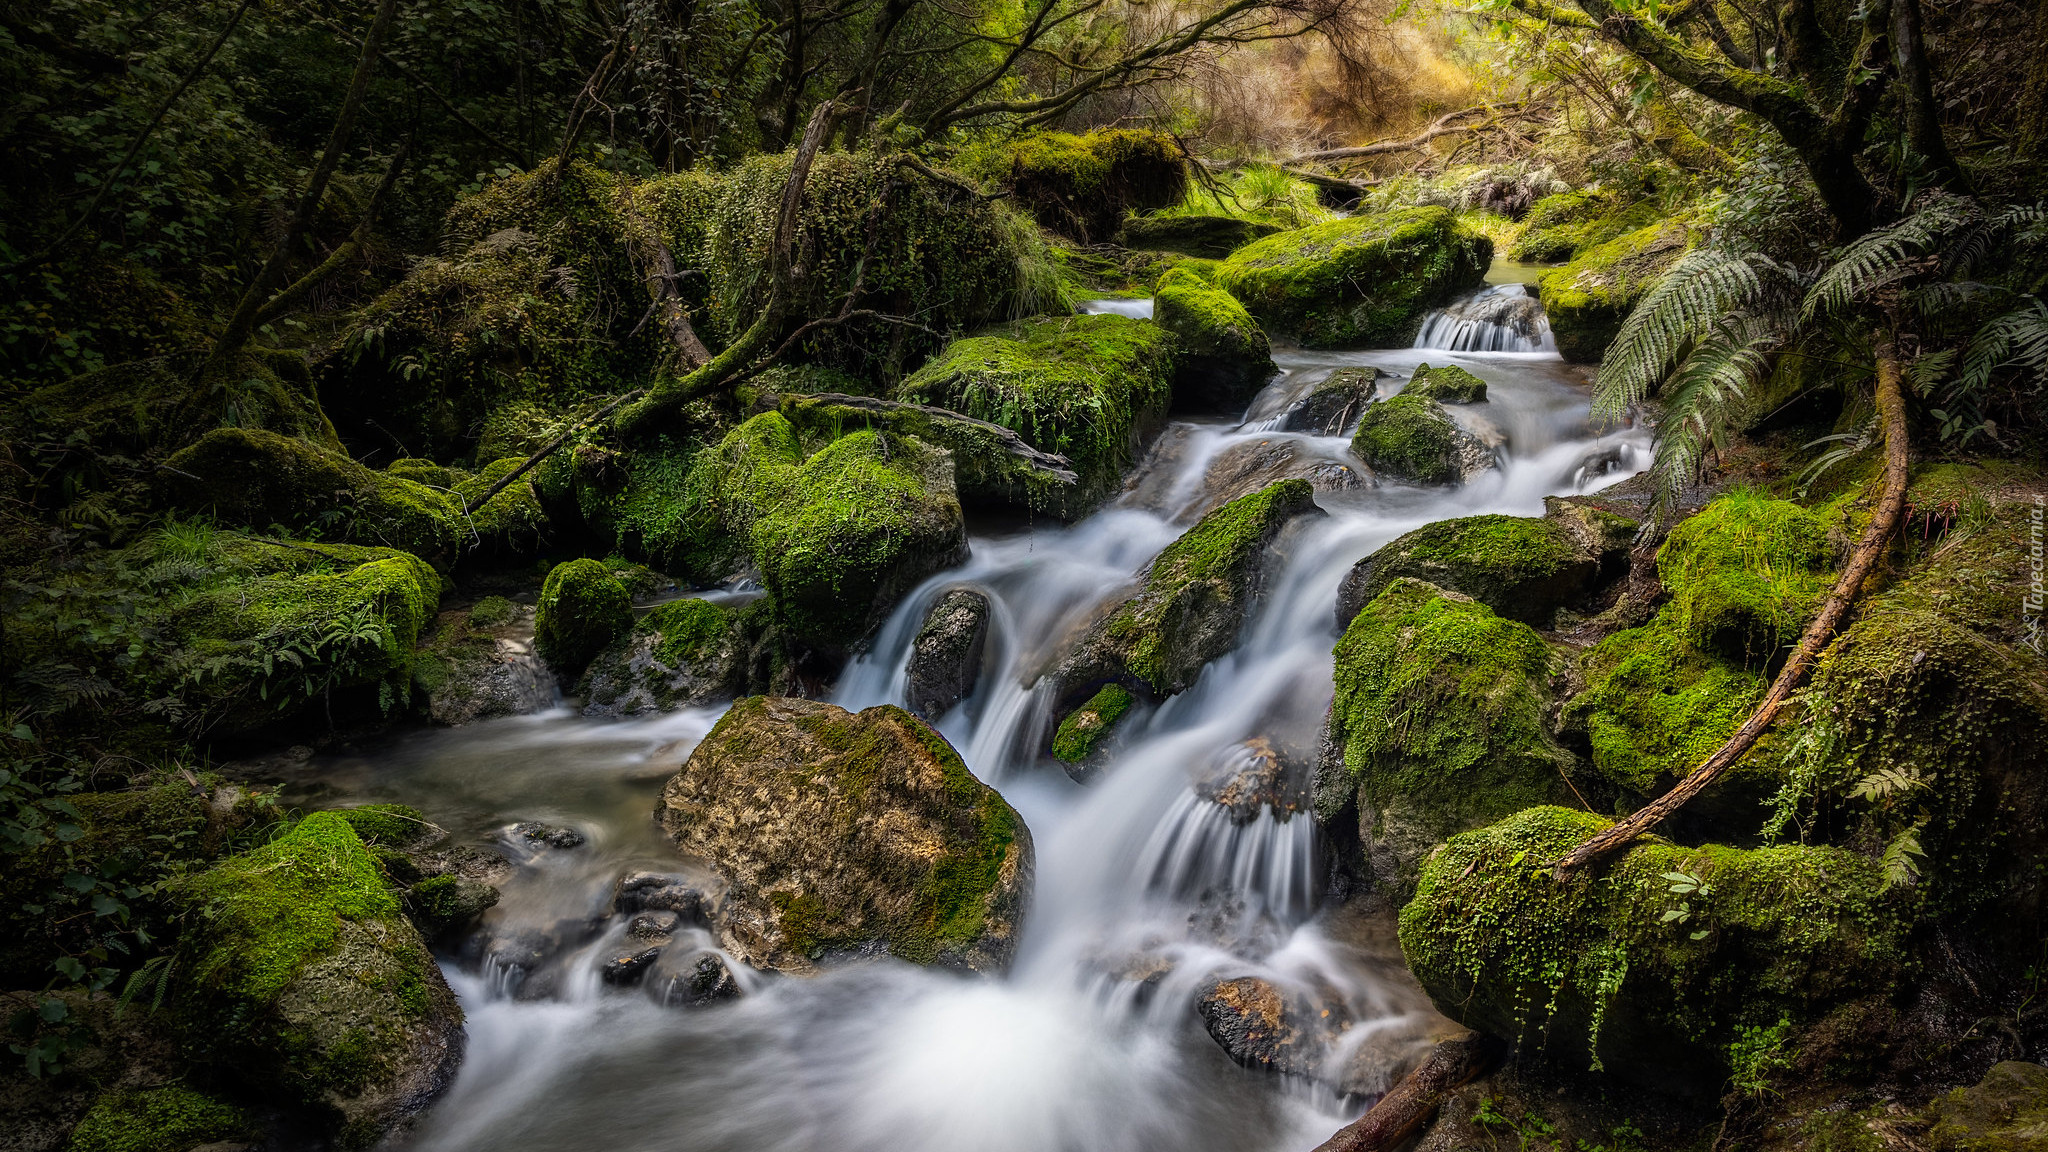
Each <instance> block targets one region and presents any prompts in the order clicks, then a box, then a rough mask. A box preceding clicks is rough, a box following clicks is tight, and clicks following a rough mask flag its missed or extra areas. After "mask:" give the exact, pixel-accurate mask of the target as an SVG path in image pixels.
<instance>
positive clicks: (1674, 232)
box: [1537, 219, 1692, 364]
mask: <svg viewBox="0 0 2048 1152" xmlns="http://www.w3.org/2000/svg"><path fill="white" fill-rule="evenodd" d="M1691 243H1692V241H1691V239H1690V237H1689V233H1688V228H1687V225H1686V222H1685V221H1684V220H1682V219H1670V220H1662V221H1659V222H1657V223H1654V224H1650V225H1648V226H1646V227H1643V228H1638V229H1636V230H1635V231H1633V232H1629V233H1626V234H1624V235H1622V236H1618V237H1616V238H1615V239H1613V240H1609V241H1607V242H1606V243H1604V244H1599V245H1595V246H1594V247H1592V248H1588V249H1586V250H1585V251H1583V252H1581V253H1580V254H1579V255H1578V256H1577V257H1576V258H1574V259H1573V260H1572V262H1571V263H1569V264H1567V265H1565V266H1564V267H1562V268H1560V269H1558V270H1557V271H1555V272H1552V273H1550V274H1549V275H1548V276H1545V277H1544V278H1543V280H1542V282H1541V283H1540V284H1539V285H1538V291H1537V295H1538V296H1540V297H1541V298H1542V300H1543V311H1544V313H1545V315H1547V316H1549V318H1550V332H1551V335H1552V336H1553V337H1555V338H1556V340H1557V351H1558V354H1559V355H1561V356H1563V357H1564V358H1565V359H1566V360H1569V361H1571V362H1573V363H1575V364H1591V363H1594V362H1596V361H1598V360H1599V359H1600V357H1601V356H1602V355H1603V354H1604V353H1605V352H1606V351H1607V346H1608V345H1609V344H1612V343H1614V337H1615V336H1616V335H1617V334H1618V333H1620V331H1621V322H1622V321H1623V320H1626V319H1628V314H1629V312H1630V311H1632V310H1633V309H1634V308H1635V306H1636V301H1638V300H1641V299H1642V298H1643V296H1644V295H1645V294H1646V293H1648V292H1649V291H1650V289H1652V288H1654V287H1656V285H1657V282H1658V281H1659V280H1662V279H1663V278H1664V273H1666V272H1668V271H1670V270H1671V266H1672V265H1673V264H1676V263H1678V259H1679V257H1681V256H1683V255H1684V254H1685V251H1686V249H1687V248H1688V247H1690V246H1691Z"/></svg>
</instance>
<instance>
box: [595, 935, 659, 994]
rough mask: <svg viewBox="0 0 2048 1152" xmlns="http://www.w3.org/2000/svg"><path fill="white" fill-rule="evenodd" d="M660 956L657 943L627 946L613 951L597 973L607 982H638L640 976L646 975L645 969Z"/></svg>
mask: <svg viewBox="0 0 2048 1152" xmlns="http://www.w3.org/2000/svg"><path fill="white" fill-rule="evenodd" d="M660 957H661V945H659V944H656V945H654V946H653V947H631V948H627V949H625V950H623V951H620V952H616V953H613V954H612V956H611V958H610V959H608V960H606V961H605V962H604V967H602V968H600V969H598V973H599V975H601V976H603V977H604V982H605V983H607V984H621V985H623V984H638V983H639V982H640V977H642V976H644V975H646V974H647V969H648V968H649V967H650V966H651V965H653V963H654V962H655V961H656V960H657V959H659V958H660Z"/></svg>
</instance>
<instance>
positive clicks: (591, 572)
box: [533, 559, 633, 679]
mask: <svg viewBox="0 0 2048 1152" xmlns="http://www.w3.org/2000/svg"><path fill="white" fill-rule="evenodd" d="M632 600H633V598H632V597H631V596H630V595H628V594H627V592H626V587H625V585H623V584H621V583H619V582H618V581H617V580H616V579H614V578H613V577H612V573H611V569H609V568H607V567H605V566H604V564H603V563H601V562H599V561H596V560H588V559H585V560H571V561H569V562H568V563H566V564H557V565H555V567H554V569H553V570H552V571H550V572H549V573H548V578H547V581H546V583H544V584H542V585H541V589H540V607H539V610H538V611H537V612H536V613H535V614H534V619H533V641H534V647H535V648H536V649H537V650H538V651H539V652H540V655H541V658H542V659H544V660H546V661H547V662H548V664H549V666H551V667H552V668H554V670H555V671H556V672H557V673H558V674H560V675H561V676H563V677H564V678H565V679H566V678H569V677H574V676H576V675H578V674H580V673H581V672H582V671H583V669H584V668H585V667H586V666H587V665H588V664H589V663H590V661H591V658H592V657H594V656H596V655H597V654H598V653H599V652H602V651H604V650H605V648H606V647H608V646H609V645H610V644H611V643H612V641H614V640H617V639H618V638H619V637H621V636H624V635H625V634H626V633H627V632H630V631H631V630H632V628H633V606H632Z"/></svg>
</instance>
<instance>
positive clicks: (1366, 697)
mask: <svg viewBox="0 0 2048 1152" xmlns="http://www.w3.org/2000/svg"><path fill="white" fill-rule="evenodd" d="M1335 656H1336V665H1335V677H1336V698H1335V702H1334V703H1333V704H1332V705H1331V709H1330V736H1329V738H1330V740H1331V741H1332V742H1333V744H1334V746H1335V747H1337V748H1338V749H1340V750H1341V752H1342V756H1343V764H1344V768H1345V771H1346V772H1347V773H1349V775H1350V776H1351V778H1352V779H1353V780H1354V781H1356V788H1357V797H1358V800H1359V804H1360V810H1361V814H1363V815H1366V816H1367V818H1368V819H1369V820H1370V821H1371V822H1372V823H1374V824H1375V825H1377V827H1376V828H1375V829H1374V834H1375V835H1376V836H1379V837H1381V838H1383V839H1386V840H1388V841H1390V842H1394V843H1395V850H1396V852H1397V854H1399V855H1401V856H1402V857H1403V859H1402V861H1401V863H1402V865H1403V866H1404V867H1403V871H1404V873H1405V872H1406V871H1407V869H1408V868H1410V867H1412V865H1413V857H1414V856H1415V855H1417V852H1416V850H1415V847H1413V846H1412V845H1414V844H1420V845H1423V846H1424V847H1426V845H1427V844H1429V843H1434V841H1436V840H1439V839H1442V838H1443V837H1445V836H1448V835H1450V834H1451V833H1453V832H1457V831H1461V830H1463V829H1467V828H1471V827H1474V826H1475V825H1478V824H1482V823H1485V822H1487V821H1489V820H1496V819H1499V818H1500V817H1502V816H1505V815H1508V814H1510V813H1513V812H1516V811H1519V810H1521V809H1523V808H1526V807H1529V806H1531V805H1535V804H1546V803H1553V802H1556V801H1557V800H1559V799H1560V798H1563V797H1568V796H1570V795H1571V793H1570V792H1569V790H1568V788H1567V786H1566V783H1565V774H1566V773H1568V772H1569V771H1571V769H1572V762H1571V757H1570V756H1569V754H1567V753H1565V752H1564V750H1563V749H1561V748H1559V747H1558V746H1557V745H1556V743H1555V742H1554V741H1553V740H1552V739H1551V738H1550V734H1549V731H1548V728H1547V725H1546V724H1545V712H1546V710H1547V707H1548V701H1547V699H1546V697H1545V693H1544V685H1545V683H1546V681H1547V680H1548V679H1549V676H1550V670H1551V663H1552V656H1551V652H1550V648H1549V646H1548V645H1546V644H1545V643H1544V642H1543V638H1542V637H1541V636H1538V635H1537V634H1536V632H1535V631H1534V630H1533V629H1531V628H1529V627H1528V626H1527V625H1525V624H1519V623H1516V622H1515V621H1512V620H1506V619H1503V618H1501V617H1499V616H1496V615H1494V613H1493V612H1492V611H1491V610H1489V609H1488V608H1487V607H1486V606H1485V605H1483V604H1480V603H1477V602H1476V601H1473V600H1469V599H1467V598H1465V597H1463V596H1458V595H1455V594H1450V593H1446V592H1444V591H1443V590H1442V589H1439V588H1437V587H1435V586H1434V585H1431V584H1425V583H1423V582H1421V581H1419V580H1411V579H1406V578H1403V579H1397V580H1395V581H1394V582H1393V583H1392V584H1391V585H1389V586H1388V588H1387V589H1386V590H1385V591H1384V592H1381V593H1380V594H1379V595H1378V596H1376V597H1374V598H1373V600H1372V601H1371V602H1370V603H1368V604H1367V605H1366V606H1365V607H1364V608H1363V609H1362V610H1360V612H1359V613H1358V615H1357V616H1356V617H1355V618H1353V620H1352V621H1351V625H1350V627H1348V628H1346V629H1345V631H1344V635H1343V637H1342V639H1340V640H1339V641H1338V642H1337V647H1336V650H1335ZM1403 879H1407V876H1406V875H1405V874H1404V876H1403Z"/></svg>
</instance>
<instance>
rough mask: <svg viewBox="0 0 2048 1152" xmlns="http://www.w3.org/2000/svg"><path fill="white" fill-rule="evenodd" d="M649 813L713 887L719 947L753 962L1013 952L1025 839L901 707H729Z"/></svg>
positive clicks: (1028, 858)
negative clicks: (712, 873)
mask: <svg viewBox="0 0 2048 1152" xmlns="http://www.w3.org/2000/svg"><path fill="white" fill-rule="evenodd" d="M656 815H657V817H658V818H659V820H660V822H661V826H662V828H663V830H664V831H666V832H667V834H668V835H669V837H670V838H671V839H673V840H674V841H675V844H676V847H677V848H678V849H680V850H681V851H682V852H683V853H685V854H687V855H690V856H693V857H697V858H699V859H702V860H705V861H707V862H708V863H710V864H711V865H712V866H713V867H714V868H716V869H717V870H718V872H719V873H720V875H721V876H723V877H724V878H725V880H726V882H727V885H728V888H727V892H726V896H725V900H724V902H723V905H722V910H721V912H720V914H719V916H718V922H717V925H716V926H717V930H718V932H719V936H720V939H721V940H722V942H723V943H724V946H725V948H726V950H727V951H729V952H731V953H732V954H733V955H735V956H737V957H739V958H740V959H742V960H745V961H746V962H747V963H749V964H752V965H754V966H756V967H759V968H772V969H776V970H780V971H784V972H793V973H809V972H813V971H816V970H817V969H818V968H819V967H820V966H823V965H828V964H830V963H832V962H834V961H838V960H849V959H853V958H857V957H861V956H871V955H876V954H879V953H883V952H886V953H888V954H890V955H893V956H897V957H901V958H902V959H905V960H909V961H912V962H913V963H918V964H937V965H941V966H945V967H956V968H965V969H971V970H973V971H977V972H994V971H1000V970H1002V969H1004V968H1005V967H1007V966H1008V965H1009V962H1010V959H1011V957H1012V956H1013V955H1014V953H1015V950H1016V946H1017V937H1018V929H1019V927H1020V918H1021V917H1022V916H1023V914H1024V910H1025V907H1026V905H1027V904H1028V902H1029V897H1030V889H1031V880H1032V851H1031V834H1030V832H1029V830H1028V829H1026V828H1025V826H1024V821H1023V819H1022V818H1021V817H1019V816H1018V815H1017V813H1016V812H1015V811H1014V810H1013V809H1011V807H1010V806H1009V805H1008V804H1007V803H1005V802H1004V801H1003V798H1002V797H1001V796H1000V795H998V794H997V793H996V791H995V790H994V789H992V788H990V787H988V786H987V785H985V784H983V783H981V782H980V781H979V780H976V779H975V778H974V776H973V774H971V773H970V772H968V770H967V766H966V765H965V764H962V763H961V761H960V757H959V756H958V755H957V754H956V753H955V752H954V751H953V749H952V747H951V746H950V745H948V744H947V743H946V741H945V740H944V738H942V737H940V736H939V734H938V733H936V732H934V731H932V729H931V728H930V727H929V726H927V725H926V724H925V723H924V721H922V720H919V719H918V718H916V717H915V716H912V715H911V714H910V713H908V712H905V711H904V710H902V709H901V708H895V707H888V706H884V707H878V708H870V709H867V710H866V711H864V712H860V713H852V712H848V711H846V710H845V709H843V708H838V707H835V706H833V705H831V704H824V703H817V702H814V701H809V700H795V699H784V698H778V697H765V696H754V697H749V698H747V699H745V700H741V701H740V702H738V703H736V704H734V705H733V706H732V710H731V711H729V712H727V713H726V714H725V717H724V718H723V719H721V720H720V721H719V722H718V724H717V726H716V727H714V728H713V729H712V730H711V732H710V734H709V735H707V736H705V737H704V739H703V741H702V742H700V743H699V744H698V745H697V748H696V750H695V751H693V752H692V753H691V754H690V758H689V760H688V761H686V762H685V763H684V764H683V766H682V770H681V771H680V772H678V773H677V774H676V775H675V776H674V777H673V778H672V779H670V780H669V782H668V785H667V786H666V787H665V788H663V789H662V793H661V802H660V805H659V807H658V809H657V811H656Z"/></svg>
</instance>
